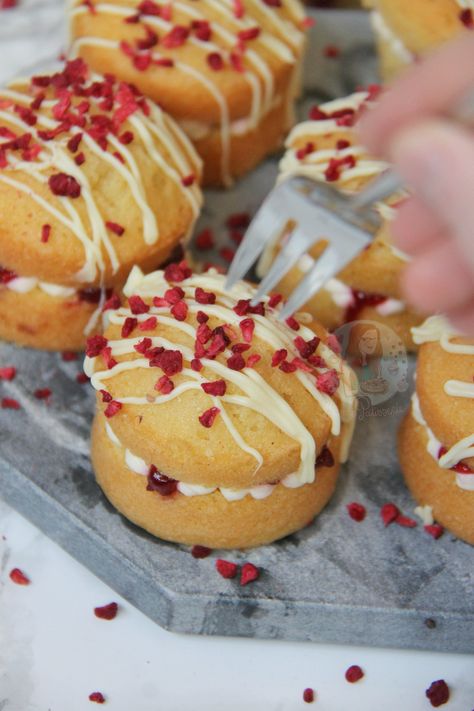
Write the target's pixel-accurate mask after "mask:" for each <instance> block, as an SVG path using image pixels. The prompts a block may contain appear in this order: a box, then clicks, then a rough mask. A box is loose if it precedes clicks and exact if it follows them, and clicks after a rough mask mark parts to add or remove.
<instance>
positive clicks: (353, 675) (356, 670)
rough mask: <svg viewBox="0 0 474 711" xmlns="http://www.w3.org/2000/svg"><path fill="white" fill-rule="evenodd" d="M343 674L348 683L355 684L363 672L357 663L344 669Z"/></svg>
mask: <svg viewBox="0 0 474 711" xmlns="http://www.w3.org/2000/svg"><path fill="white" fill-rule="evenodd" d="M345 676H346V680H347V681H348V682H349V683H350V684H355V682H356V681H360V680H361V679H362V677H363V676H364V672H363V671H362V669H361V668H360V667H359V666H358V665H357V664H353V665H352V666H351V667H349V669H348V670H347V671H346V674H345Z"/></svg>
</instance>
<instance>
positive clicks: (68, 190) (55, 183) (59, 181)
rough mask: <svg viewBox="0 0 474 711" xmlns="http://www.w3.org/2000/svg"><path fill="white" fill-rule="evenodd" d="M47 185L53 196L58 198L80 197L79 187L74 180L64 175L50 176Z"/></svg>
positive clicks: (70, 176)
mask: <svg viewBox="0 0 474 711" xmlns="http://www.w3.org/2000/svg"><path fill="white" fill-rule="evenodd" d="M48 184H49V187H50V190H51V192H52V193H53V195H58V196H60V197H70V198H73V199H74V198H78V197H80V195H81V186H80V185H79V183H78V182H77V180H76V178H74V177H73V176H72V175H67V174H66V173H55V174H54V175H51V176H50V178H49V180H48Z"/></svg>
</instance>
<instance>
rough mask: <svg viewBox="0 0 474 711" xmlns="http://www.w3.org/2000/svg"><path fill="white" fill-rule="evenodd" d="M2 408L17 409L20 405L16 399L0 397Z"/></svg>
mask: <svg viewBox="0 0 474 711" xmlns="http://www.w3.org/2000/svg"><path fill="white" fill-rule="evenodd" d="M1 404H2V408H3V409H4V410H19V409H20V407H21V405H20V403H19V402H18V400H14V399H13V398H12V397H4V398H2V403H1Z"/></svg>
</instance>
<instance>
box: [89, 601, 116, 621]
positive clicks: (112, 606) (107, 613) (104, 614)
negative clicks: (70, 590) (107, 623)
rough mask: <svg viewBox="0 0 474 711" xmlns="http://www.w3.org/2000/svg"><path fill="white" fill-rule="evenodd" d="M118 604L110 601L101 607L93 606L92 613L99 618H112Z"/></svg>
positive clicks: (114, 615)
mask: <svg viewBox="0 0 474 711" xmlns="http://www.w3.org/2000/svg"><path fill="white" fill-rule="evenodd" d="M117 612H118V605H117V603H116V602H110V603H109V604H108V605H102V607H94V615H95V616H96V617H98V618H99V619H101V620H113V619H115V617H117Z"/></svg>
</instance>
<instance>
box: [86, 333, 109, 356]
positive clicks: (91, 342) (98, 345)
mask: <svg viewBox="0 0 474 711" xmlns="http://www.w3.org/2000/svg"><path fill="white" fill-rule="evenodd" d="M107 343H108V341H107V339H106V338H104V336H99V335H97V336H90V337H89V338H88V339H87V342H86V356H88V357H89V358H95V357H97V356H98V355H99V354H100V352H101V351H102V350H103V349H104V348H106V346H107Z"/></svg>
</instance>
